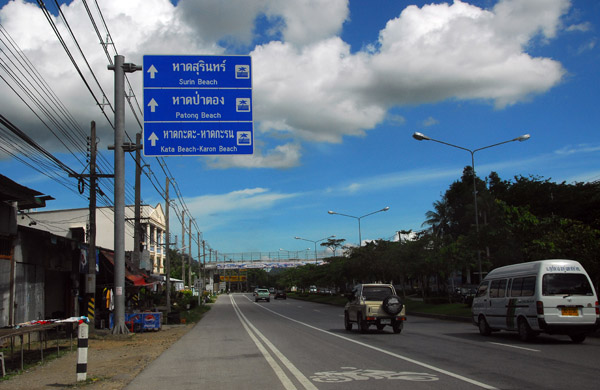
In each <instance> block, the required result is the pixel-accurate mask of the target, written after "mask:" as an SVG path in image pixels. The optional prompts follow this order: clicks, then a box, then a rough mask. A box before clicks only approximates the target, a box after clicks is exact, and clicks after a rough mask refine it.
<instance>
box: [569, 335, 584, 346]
mask: <svg viewBox="0 0 600 390" xmlns="http://www.w3.org/2000/svg"><path fill="white" fill-rule="evenodd" d="M569 337H570V338H571V341H573V342H574V343H576V344H579V343H583V340H585V334H584V333H578V334H571V335H569Z"/></svg>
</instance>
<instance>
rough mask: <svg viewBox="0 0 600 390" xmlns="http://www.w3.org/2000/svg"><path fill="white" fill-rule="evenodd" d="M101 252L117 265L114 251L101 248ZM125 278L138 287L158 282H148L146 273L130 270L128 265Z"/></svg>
mask: <svg viewBox="0 0 600 390" xmlns="http://www.w3.org/2000/svg"><path fill="white" fill-rule="evenodd" d="M100 253H102V255H103V256H104V257H105V258H106V259H107V260H108V261H109V262H110V263H111V264H112V265H113V267H114V266H115V258H114V253H113V252H110V251H107V250H102V249H100ZM125 279H127V280H129V281H130V282H131V283H132V284H133V285H134V286H136V287H143V286H152V285H154V284H156V283H157V282H148V281H147V280H146V277H145V276H144V275H140V274H135V273H133V272H131V271H130V270H128V269H127V267H125Z"/></svg>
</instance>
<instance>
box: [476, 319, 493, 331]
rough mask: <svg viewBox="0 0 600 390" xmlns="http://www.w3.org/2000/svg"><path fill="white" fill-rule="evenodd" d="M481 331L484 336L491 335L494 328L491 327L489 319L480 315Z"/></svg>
mask: <svg viewBox="0 0 600 390" xmlns="http://www.w3.org/2000/svg"><path fill="white" fill-rule="evenodd" d="M479 333H480V334H481V335H482V336H489V335H491V334H492V329H491V328H490V326H489V325H488V323H487V321H486V320H485V317H484V316H480V317H479Z"/></svg>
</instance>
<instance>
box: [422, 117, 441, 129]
mask: <svg viewBox="0 0 600 390" xmlns="http://www.w3.org/2000/svg"><path fill="white" fill-rule="evenodd" d="M438 123H440V121H438V120H437V119H435V118H434V117H431V116H430V117H429V118H427V119H425V120H424V121H423V122H422V123H421V125H422V126H423V127H430V126H435V125H437V124H438Z"/></svg>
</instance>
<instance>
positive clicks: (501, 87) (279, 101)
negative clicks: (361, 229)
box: [0, 0, 573, 168]
mask: <svg viewBox="0 0 600 390" xmlns="http://www.w3.org/2000/svg"><path fill="white" fill-rule="evenodd" d="M99 5H100V7H101V9H102V12H103V16H104V19H105V21H106V24H107V25H108V26H109V29H110V32H111V36H112V39H113V42H114V43H115V47H116V48H117V49H118V50H119V52H120V53H123V54H124V55H125V56H126V61H127V62H135V63H138V64H140V63H141V61H142V55H144V54H183V53H185V54H190V53H197V54H219V53H224V52H226V51H227V50H228V49H236V48H239V47H240V46H239V45H240V44H244V45H251V44H252V42H253V41H254V40H255V39H256V36H255V35H253V34H255V33H256V31H257V30H256V23H257V21H258V20H263V19H261V18H265V19H264V20H266V22H267V24H268V27H269V28H270V29H271V31H270V33H269V34H271V35H270V36H272V37H277V39H278V40H271V41H268V37H269V35H268V34H266V35H264V34H263V35H261V37H260V38H261V39H260V42H263V43H262V44H260V45H258V46H256V47H254V48H251V49H250V51H251V54H252V56H253V69H254V72H253V85H254V96H253V100H254V109H255V111H254V119H255V121H256V122H257V123H256V124H255V129H256V132H257V134H256V136H255V138H257V137H272V138H276V137H275V136H278V135H281V134H283V135H286V136H288V137H289V139H291V140H292V141H291V142H290V140H289V139H288V140H286V141H285V143H282V144H280V145H279V146H274V147H273V150H269V151H264V152H262V154H258V155H257V156H254V157H243V156H242V157H237V156H236V157H235V158H228V159H227V160H225V159H213V160H212V162H211V166H213V167H216V168H226V167H230V166H241V167H291V166H296V165H298V164H299V159H300V157H301V154H300V150H301V149H300V146H299V145H298V142H300V141H311V142H341V141H342V140H343V137H344V136H363V135H364V134H365V133H366V132H367V131H368V130H370V129H373V128H375V127H376V126H377V125H378V124H380V123H381V122H383V121H384V120H386V118H388V117H387V113H388V110H389V109H390V108H391V107H392V106H396V105H408V104H410V105H414V104H419V103H423V102H439V101H444V100H447V99H464V100H471V99H477V100H483V101H490V102H493V104H494V105H495V106H496V107H498V108H502V107H505V106H507V105H511V104H517V103H519V102H523V101H527V100H528V99H530V98H531V97H532V95H535V94H539V93H544V92H546V91H548V90H549V89H550V88H552V87H553V86H555V85H557V84H558V83H559V82H561V80H562V78H563V75H564V74H565V70H564V69H563V68H562V66H561V64H560V63H559V62H557V61H555V60H553V59H550V58H542V57H532V56H531V55H530V54H528V53H527V49H528V48H529V46H530V45H532V44H534V43H536V44H538V43H542V44H543V43H544V41H545V40H549V39H552V38H553V37H555V35H556V34H557V31H558V29H560V28H561V27H562V26H561V23H560V17H561V15H563V14H564V13H565V12H566V11H567V9H568V7H569V1H567V0H500V1H499V2H498V3H497V4H496V6H495V7H494V8H493V9H491V10H484V9H481V8H479V7H477V6H473V5H469V4H467V3H464V2H461V1H458V0H457V1H455V2H454V3H453V4H451V5H448V4H431V5H425V6H423V7H422V8H418V7H416V6H408V7H407V8H406V9H405V10H404V11H403V12H402V13H401V14H400V15H390V20H389V21H388V23H387V24H386V26H385V28H384V29H382V30H381V31H380V35H379V40H378V42H377V43H376V44H375V45H367V46H366V47H368V48H369V49H364V50H363V51H359V52H354V53H353V52H351V51H350V46H349V44H348V43H346V42H344V41H343V40H342V39H341V38H340V35H339V34H340V31H341V28H342V26H343V25H344V22H345V21H347V20H350V17H351V15H349V8H348V1H347V0H336V1H333V0H294V1H292V0H287V1H278V0H256V1H245V0H231V1H226V2H224V1H213V0H194V1H192V0H180V1H179V2H178V3H177V5H173V4H172V3H171V2H170V1H169V0H128V1H121V0H104V1H102V2H100V3H99ZM62 10H63V12H64V14H65V16H66V18H67V20H68V21H69V23H70V26H71V28H72V29H73V31H74V33H75V35H76V37H77V39H78V42H79V44H80V45H81V47H82V49H83V51H84V53H85V55H86V58H87V59H88V61H89V63H90V65H91V67H92V68H93V69H94V73H95V74H96V76H97V77H98V80H99V82H100V84H101V85H102V88H103V89H104V91H105V94H106V96H107V97H108V99H109V100H111V101H112V99H113V93H112V85H113V81H112V79H113V73H112V72H111V71H108V70H107V69H106V66H107V64H108V61H109V60H108V59H107V57H106V55H105V53H104V51H103V50H102V48H101V46H100V45H99V44H98V37H97V36H96V34H95V32H94V31H93V29H92V27H91V23H90V20H89V18H88V16H87V13H86V11H85V9H84V7H83V4H82V3H81V2H78V1H74V2H71V3H70V4H68V5H63V6H62ZM93 13H94V14H95V13H96V11H95V10H93ZM0 21H1V23H2V25H3V26H4V27H5V28H6V29H7V31H9V33H10V34H11V35H12V36H13V38H15V40H17V41H18V44H19V45H20V46H21V48H22V49H23V50H24V52H25V54H26V55H27V56H28V57H29V58H30V60H31V61H32V63H33V64H35V66H36V68H37V69H38V70H39V71H40V73H42V74H43V76H44V77H45V79H46V80H47V82H48V84H49V85H50V86H51V87H52V88H53V89H54V91H55V92H56V94H57V95H58V96H59V97H60V99H61V100H62V101H63V102H64V104H65V106H66V107H68V108H69V110H70V111H71V112H72V113H73V115H74V116H75V118H76V120H77V122H78V123H81V124H82V127H84V128H86V132H87V127H88V125H87V124H88V123H89V121H90V120H92V119H93V120H96V122H97V123H98V131H99V134H100V138H101V139H102V140H104V142H106V143H110V142H109V141H107V140H110V139H111V138H112V131H111V130H110V129H109V127H108V125H107V124H106V121H105V120H104V119H103V118H102V115H101V114H100V110H99V108H98V107H97V106H96V103H95V102H94V100H93V99H92V98H91V97H90V94H89V92H88V91H87V90H86V88H85V87H84V84H83V83H82V81H81V80H80V78H79V77H78V76H76V74H75V72H74V69H73V66H72V64H71V63H70V61H69V60H68V58H67V56H66V55H65V53H64V50H63V49H62V47H61V46H60V45H59V43H58V41H57V39H56V37H55V35H54V33H53V32H52V31H51V30H50V28H49V26H48V22H47V21H46V20H45V18H44V17H43V14H42V12H41V11H40V10H39V8H38V7H37V6H36V5H33V4H31V3H25V2H24V1H22V0H18V1H13V2H10V3H9V4H7V5H6V6H5V7H3V8H2V10H0ZM56 22H57V24H58V26H59V28H60V30H61V31H63V32H64V31H65V27H64V26H63V24H62V21H60V20H58V19H57V20H56ZM97 22H98V23H99V19H98V21H97ZM350 23H351V22H350ZM99 25H100V28H101V30H102V26H101V23H99ZM572 28H573V27H572ZM101 34H102V35H103V38H104V39H106V32H105V31H102V32H101ZM65 36H67V35H65ZM539 38H541V39H539ZM67 42H68V44H69V46H70V47H74V46H73V44H72V42H71V40H70V38H69V39H68V41H67ZM108 50H109V51H110V53H111V54H110V56H111V59H112V55H113V54H114V51H113V47H112V46H110V45H109V46H108ZM75 57H76V59H77V62H78V64H79V66H80V67H81V69H82V71H83V72H84V74H85V75H86V79H87V80H88V82H89V83H90V85H91V88H92V89H93V91H94V93H95V94H96V96H98V97H99V100H100V102H102V97H101V95H100V89H99V87H97V86H96V85H95V83H94V82H93V79H92V78H91V77H90V75H89V73H88V71H87V70H86V66H85V64H84V63H83V61H82V59H81V58H80V56H79V55H75ZM129 79H130V80H131V82H132V84H133V88H134V91H135V92H136V94H137V96H138V99H139V100H141V97H142V91H141V76H139V75H138V74H135V73H134V74H131V75H129ZM0 104H1V105H2V107H3V108H4V111H5V112H10V113H11V118H12V117H20V118H19V119H18V120H15V122H16V123H17V125H19V126H21V127H23V128H27V132H28V134H29V135H31V136H34V138H35V139H36V140H38V141H39V142H40V143H42V144H43V145H52V144H54V146H56V147H58V146H59V145H58V141H57V140H56V137H54V136H52V135H50V134H49V132H48V130H47V129H46V128H43V127H41V126H40V125H39V122H37V120H36V119H34V118H33V116H32V115H31V113H30V112H29V111H28V110H27V109H25V108H24V106H23V104H22V103H21V102H19V101H18V100H17V99H15V98H14V94H13V93H12V92H11V91H9V90H8V89H7V88H6V87H5V86H4V85H2V86H0ZM106 109H107V113H108V115H109V117H111V116H112V113H111V112H110V110H109V109H108V108H106ZM11 118H9V119H11ZM127 120H128V124H129V127H128V129H129V131H130V132H131V133H133V132H137V131H139V128H136V127H137V125H136V124H135V123H134V120H133V119H132V118H131V117H128V119H127Z"/></svg>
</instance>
